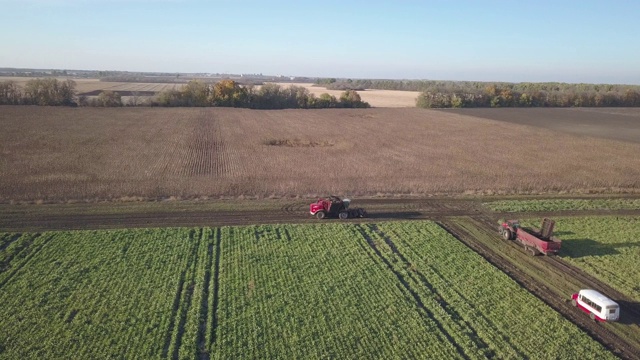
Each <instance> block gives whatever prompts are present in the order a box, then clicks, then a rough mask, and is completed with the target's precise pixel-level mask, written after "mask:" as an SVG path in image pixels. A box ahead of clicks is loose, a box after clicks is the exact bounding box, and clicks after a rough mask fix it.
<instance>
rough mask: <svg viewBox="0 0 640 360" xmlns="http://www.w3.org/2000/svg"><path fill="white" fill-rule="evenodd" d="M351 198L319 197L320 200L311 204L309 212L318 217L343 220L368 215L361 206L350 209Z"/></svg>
mask: <svg viewBox="0 0 640 360" xmlns="http://www.w3.org/2000/svg"><path fill="white" fill-rule="evenodd" d="M349 204H351V200H349V199H340V198H339V197H337V196H329V197H328V198H326V199H318V201H316V202H314V203H312V204H310V205H309V212H310V213H311V215H313V216H315V217H317V218H318V219H324V218H325V217H337V218H340V219H342V220H344V219H348V218H358V217H360V218H362V217H365V216H367V212H366V211H364V209H361V208H355V209H349Z"/></svg>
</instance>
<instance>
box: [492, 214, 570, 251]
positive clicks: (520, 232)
mask: <svg viewBox="0 0 640 360" xmlns="http://www.w3.org/2000/svg"><path fill="white" fill-rule="evenodd" d="M554 225H555V221H553V220H551V219H544V220H543V221H542V229H541V230H539V231H538V229H525V228H523V227H521V226H520V222H519V221H518V220H507V221H504V222H503V223H502V224H500V229H499V232H500V235H502V237H504V238H505V239H506V240H516V241H518V242H519V243H521V244H522V245H524V248H525V250H526V251H527V252H529V253H530V254H531V255H534V256H535V255H538V254H545V255H555V254H557V253H558V251H560V246H561V244H562V242H561V241H560V239H558V238H556V237H554V236H553V227H554Z"/></svg>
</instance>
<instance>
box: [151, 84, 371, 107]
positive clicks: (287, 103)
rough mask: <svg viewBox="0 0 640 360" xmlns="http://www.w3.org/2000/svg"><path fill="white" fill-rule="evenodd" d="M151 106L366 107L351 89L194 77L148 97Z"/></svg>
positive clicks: (366, 104) (367, 105)
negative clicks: (321, 90) (318, 90)
mask: <svg viewBox="0 0 640 360" xmlns="http://www.w3.org/2000/svg"><path fill="white" fill-rule="evenodd" d="M150 105H152V106H224V107H240V108H249V109H320V108H368V107H370V105H369V104H368V103H366V102H364V101H362V100H361V98H360V95H359V94H358V93H357V92H356V91H353V90H348V91H345V92H343V93H342V94H341V96H340V98H336V97H335V96H333V95H329V94H326V93H325V94H321V95H320V96H318V97H316V96H315V95H314V94H311V93H310V92H309V90H308V89H306V88H304V87H301V86H294V85H291V86H288V87H282V86H280V85H278V84H273V83H266V84H264V85H262V86H260V87H254V86H244V85H241V84H239V83H237V82H235V81H233V80H222V81H219V82H217V83H215V84H207V83H203V82H201V81H198V80H192V81H190V82H188V83H187V84H186V85H185V86H183V87H182V88H181V89H179V90H165V91H163V92H161V93H160V94H158V96H156V97H155V99H154V100H152V102H151V104H150Z"/></svg>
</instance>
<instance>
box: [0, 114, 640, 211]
mask: <svg viewBox="0 0 640 360" xmlns="http://www.w3.org/2000/svg"><path fill="white" fill-rule="evenodd" d="M0 126H1V127H2V130H3V131H2V132H1V133H0V170H1V171H0V201H2V202H5V203H6V202H24V201H27V202H69V201H100V200H132V199H157V198H169V197H174V198H179V199H193V198H205V199H206V198H224V197H236V198H237V197H291V196H293V197H295V196H299V197H309V196H317V195H326V194H328V193H336V194H345V195H348V196H388V195H425V194H464V193H466V194H509V193H513V194H518V193H545V192H605V191H606V192H622V191H625V192H635V191H637V189H638V187H639V186H640V157H638V156H637V154H639V153H640V144H637V143H630V142H621V141H613V140H607V139H598V138H593V137H583V136H575V135H570V134H566V133H561V132H558V131H551V130H547V129H540V128H536V127H531V126H525V125H519V124H508V123H504V122H498V121H492V120H486V119H481V118H476V117H471V116H464V115H459V114H456V113H452V112H443V111H432V110H425V109H325V110H283V111H258V110H247V109H231V108H172V109H164V108H115V109H114V108H106V109H101V108H50V107H35V106H34V107H28V106H4V107H0Z"/></svg>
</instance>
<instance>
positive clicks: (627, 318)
mask: <svg viewBox="0 0 640 360" xmlns="http://www.w3.org/2000/svg"><path fill="white" fill-rule="evenodd" d="M613 301H615V302H617V303H618V305H620V319H619V320H618V322H619V323H621V324H625V325H637V324H638V321H640V319H638V317H637V314H639V313H640V303H639V302H637V301H626V300H616V299H613ZM625 310H626V311H625Z"/></svg>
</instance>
